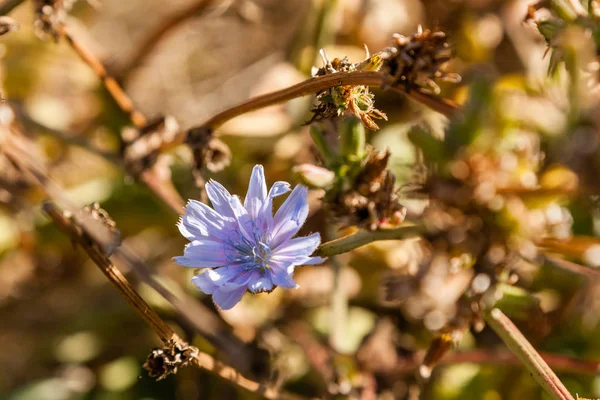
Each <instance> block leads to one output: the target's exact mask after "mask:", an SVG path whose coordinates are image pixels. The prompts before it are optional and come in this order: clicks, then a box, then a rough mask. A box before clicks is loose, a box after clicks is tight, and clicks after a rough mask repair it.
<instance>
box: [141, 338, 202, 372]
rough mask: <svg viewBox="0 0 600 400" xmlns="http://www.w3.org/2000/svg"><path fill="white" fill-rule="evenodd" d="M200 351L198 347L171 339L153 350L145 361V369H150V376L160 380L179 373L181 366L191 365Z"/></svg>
mask: <svg viewBox="0 0 600 400" xmlns="http://www.w3.org/2000/svg"><path fill="white" fill-rule="evenodd" d="M198 353H199V350H198V349H197V348H195V347H193V346H190V345H189V344H187V343H185V342H181V341H179V340H177V341H176V340H173V339H171V340H170V341H169V342H168V343H167V344H166V345H165V347H163V348H156V349H154V350H152V352H151V353H150V354H149V355H148V358H147V359H146V362H144V369H146V370H147V371H148V375H150V377H152V378H156V380H157V381H160V380H161V379H164V378H166V377H167V376H169V375H170V374H175V373H177V370H178V369H179V368H180V367H186V366H188V365H190V363H191V361H192V360H193V359H194V358H195V357H196V356H197V355H198Z"/></svg>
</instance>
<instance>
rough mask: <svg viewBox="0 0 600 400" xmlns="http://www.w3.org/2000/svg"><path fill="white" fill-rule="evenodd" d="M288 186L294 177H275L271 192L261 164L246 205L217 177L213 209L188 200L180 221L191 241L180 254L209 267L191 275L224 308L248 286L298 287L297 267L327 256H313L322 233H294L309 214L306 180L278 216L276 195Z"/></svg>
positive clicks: (183, 260)
mask: <svg viewBox="0 0 600 400" xmlns="http://www.w3.org/2000/svg"><path fill="white" fill-rule="evenodd" d="M289 191H290V185H289V183H287V182H275V183H274V184H273V186H272V187H271V189H270V190H269V192H268V193H267V184H266V182H265V175H264V170H263V167H262V165H256V166H255V167H254V169H253V170H252V176H251V177H250V185H249V187H248V193H247V195H246V199H245V200H244V204H243V205H242V203H241V201H240V199H239V197H237V196H232V195H231V194H229V192H228V191H227V189H225V188H224V187H223V186H222V185H221V184H220V183H218V182H215V181H212V180H211V181H210V182H208V183H207V184H206V192H207V194H208V198H209V199H210V201H211V203H212V205H213V207H214V210H213V209H212V208H210V207H208V206H207V205H205V204H203V203H201V202H199V201H195V200H190V201H189V203H188V204H187V206H186V208H185V214H184V215H183V217H182V218H181V220H180V221H179V224H178V227H179V231H180V232H181V234H182V235H183V236H185V237H186V238H187V239H188V240H189V241H190V243H188V244H187V245H186V246H185V250H184V254H183V256H181V257H175V260H176V262H177V264H179V265H182V266H185V267H192V268H207V269H206V270H205V271H204V272H203V273H201V274H200V275H197V276H195V277H194V278H192V281H193V282H194V284H195V285H196V286H197V287H198V289H200V290H201V291H203V292H204V293H206V294H211V295H212V299H213V301H214V303H215V304H216V305H217V306H218V307H220V308H221V309H223V310H228V309H230V308H232V307H233V306H235V305H236V304H237V303H238V302H239V301H240V299H241V298H242V296H243V295H244V293H245V292H246V290H248V291H250V292H251V293H259V292H270V291H272V290H273V289H274V288H275V287H276V286H281V287H283V288H287V289H293V288H297V287H298V285H297V284H296V282H294V279H293V277H292V275H293V273H294V268H295V267H296V266H299V265H308V264H319V263H321V262H323V261H324V259H323V258H321V257H311V254H312V253H313V252H314V251H315V250H316V248H317V247H318V246H319V244H320V243H321V236H320V235H319V234H318V233H313V234H312V235H309V236H305V237H298V238H293V237H294V236H295V235H296V234H297V233H298V231H299V230H300V228H301V227H302V225H303V224H304V221H305V220H306V217H307V215H308V202H307V194H308V189H307V188H306V187H305V186H302V185H298V186H296V187H295V188H294V190H293V191H292V193H291V194H290V195H289V197H288V198H287V199H286V200H285V202H284V203H283V204H282V206H281V207H280V208H279V209H278V210H277V212H276V213H275V216H273V210H272V208H273V198H275V197H277V196H281V195H282V194H285V193H287V192H289Z"/></svg>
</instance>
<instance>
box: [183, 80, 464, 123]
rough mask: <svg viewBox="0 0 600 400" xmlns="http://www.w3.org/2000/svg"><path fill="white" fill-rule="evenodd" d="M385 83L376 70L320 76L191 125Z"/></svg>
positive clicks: (434, 105)
mask: <svg viewBox="0 0 600 400" xmlns="http://www.w3.org/2000/svg"><path fill="white" fill-rule="evenodd" d="M357 85H363V86H385V85H386V81H385V76H384V75H383V73H381V72H376V71H353V72H336V73H333V74H328V75H323V76H317V77H314V78H311V79H308V80H306V81H304V82H300V83H298V84H296V85H293V86H290V87H289V88H286V89H282V90H277V91H275V92H271V93H267V94H264V95H262V96H257V97H254V98H252V99H250V100H247V101H245V102H243V103H241V104H238V105H237V106H233V107H231V108H229V109H227V110H225V111H223V112H220V113H219V114H217V115H215V116H213V117H211V118H210V119H208V120H207V121H205V122H204V123H203V124H202V125H199V126H196V127H193V128H191V129H190V130H196V129H206V128H208V129H209V130H214V129H216V128H218V127H219V126H221V125H223V124H224V123H225V122H227V121H229V120H230V119H233V118H235V117H237V116H240V115H242V114H245V113H248V112H250V111H255V110H258V109H261V108H264V107H268V106H271V105H273V104H278V103H282V102H286V101H289V100H292V99H295V98H297V97H302V96H307V95H309V94H313V93H317V92H319V91H321V90H325V89H329V88H332V87H335V86H357ZM391 90H393V91H395V92H398V93H402V94H404V95H406V96H408V97H409V98H410V99H412V100H414V101H416V102H418V103H421V104H423V105H425V106H427V107H429V108H431V109H433V110H435V111H437V112H439V113H441V114H443V115H445V116H447V117H449V116H451V115H452V114H453V113H454V112H456V110H457V109H458V108H459V106H458V105H456V104H455V103H453V102H452V101H450V100H446V99H442V98H440V97H437V96H434V95H432V94H428V93H425V92H423V91H420V90H418V89H415V90H410V91H408V92H407V91H406V90H404V88H401V87H392V88H391Z"/></svg>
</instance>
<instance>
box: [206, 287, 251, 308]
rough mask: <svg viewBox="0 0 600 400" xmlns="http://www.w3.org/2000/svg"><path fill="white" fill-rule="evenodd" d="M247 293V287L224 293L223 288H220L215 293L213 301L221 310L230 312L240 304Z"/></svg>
mask: <svg viewBox="0 0 600 400" xmlns="http://www.w3.org/2000/svg"><path fill="white" fill-rule="evenodd" d="M245 292H246V287H245V286H240V287H238V288H235V289H234V290H230V291H223V288H219V289H217V290H216V291H215V292H214V293H213V296H212V299H213V302H214V303H215V305H216V306H217V307H218V308H220V309H221V310H229V309H231V308H233V306H235V305H236V304H237V303H239V302H240V300H241V299H242V296H243V295H244V293H245Z"/></svg>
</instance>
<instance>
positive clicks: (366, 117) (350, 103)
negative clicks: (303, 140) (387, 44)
mask: <svg viewBox="0 0 600 400" xmlns="http://www.w3.org/2000/svg"><path fill="white" fill-rule="evenodd" d="M366 51H367V58H366V59H365V60H364V61H362V62H360V63H357V64H353V63H351V62H350V61H349V60H348V58H347V57H344V58H343V59H339V58H334V59H333V60H332V61H329V59H328V58H327V54H326V53H325V51H324V50H322V49H321V57H322V58H323V64H324V66H323V67H322V68H318V69H313V76H324V75H328V74H333V73H336V72H352V71H359V70H369V71H376V70H378V69H379V68H380V67H381V57H380V55H379V54H375V55H373V56H370V55H369V53H368V49H367V50H366ZM317 101H318V104H317V106H316V107H315V108H313V109H312V111H313V113H314V115H313V117H312V119H311V120H310V122H314V121H321V120H327V119H334V118H338V117H342V116H345V115H355V116H356V117H358V118H360V119H361V121H362V122H363V123H364V124H365V126H366V127H367V128H368V129H370V130H377V129H379V126H377V124H376V123H375V121H373V120H374V119H384V120H387V116H386V115H385V113H383V112H381V111H380V110H378V109H376V108H375V96H374V95H373V93H371V91H370V90H369V88H368V87H367V86H352V85H346V86H336V87H333V88H330V89H325V90H322V91H321V92H319V93H317Z"/></svg>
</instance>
